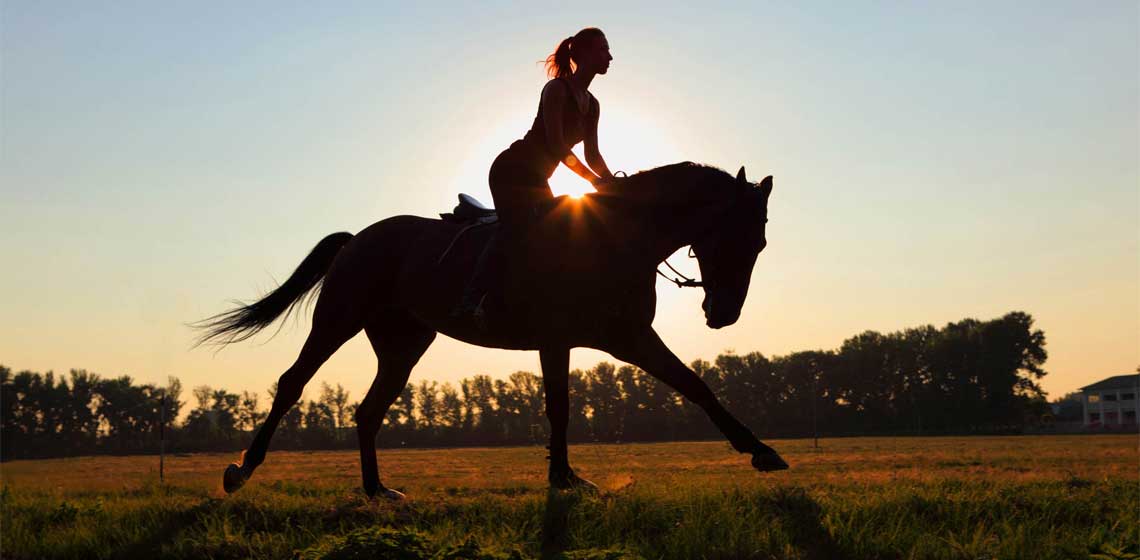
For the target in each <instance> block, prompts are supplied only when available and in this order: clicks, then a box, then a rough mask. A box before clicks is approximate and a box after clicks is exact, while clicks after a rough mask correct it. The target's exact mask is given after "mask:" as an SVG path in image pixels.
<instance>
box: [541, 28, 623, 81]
mask: <svg viewBox="0 0 1140 560" xmlns="http://www.w3.org/2000/svg"><path fill="white" fill-rule="evenodd" d="M613 59H614V57H612V56H610V43H609V41H607V40H606V36H605V34H604V33H602V30H601V29H598V28H597V27H587V28H585V29H583V30H581V31H579V32H578V33H577V34H576V35H574V36H572V37H567V38H565V39H563V40H562V42H561V43H559V44H558V48H557V49H555V51H554V53H553V54H551V55H550V56H548V57H546V73H547V74H548V75H549V76H550V77H551V78H569V77H570V75H571V74H573V73H574V72H591V73H594V74H605V73H606V70H609V68H610V61H611V60H613Z"/></svg>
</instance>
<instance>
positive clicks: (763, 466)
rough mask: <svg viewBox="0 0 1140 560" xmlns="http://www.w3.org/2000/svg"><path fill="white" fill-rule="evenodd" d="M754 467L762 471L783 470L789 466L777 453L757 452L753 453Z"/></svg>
mask: <svg viewBox="0 0 1140 560" xmlns="http://www.w3.org/2000/svg"><path fill="white" fill-rule="evenodd" d="M752 467H753V468H755V469H756V470H758V471H760V472H771V471H782V470H786V469H787V468H788V464H787V463H785V462H784V460H783V459H781V458H780V456H779V455H777V454H776V453H755V454H753V455H752Z"/></svg>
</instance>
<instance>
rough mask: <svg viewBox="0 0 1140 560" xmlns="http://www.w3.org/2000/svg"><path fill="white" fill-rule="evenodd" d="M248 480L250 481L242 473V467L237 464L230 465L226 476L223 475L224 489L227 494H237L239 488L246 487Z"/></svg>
mask: <svg viewBox="0 0 1140 560" xmlns="http://www.w3.org/2000/svg"><path fill="white" fill-rule="evenodd" d="M246 480H248V479H247V478H246V476H245V474H244V473H242V472H241V467H240V466H238V464H237V463H230V466H228V467H226V472H225V474H223V475H222V488H223V489H224V490H225V491H226V494H233V493H234V492H237V489H238V488H241V487H242V486H244V485H245V481H246Z"/></svg>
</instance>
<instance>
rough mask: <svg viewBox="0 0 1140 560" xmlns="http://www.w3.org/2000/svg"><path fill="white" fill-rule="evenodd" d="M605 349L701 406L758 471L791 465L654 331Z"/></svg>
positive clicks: (779, 468)
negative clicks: (760, 437)
mask: <svg viewBox="0 0 1140 560" xmlns="http://www.w3.org/2000/svg"><path fill="white" fill-rule="evenodd" d="M605 350H606V351H608V352H609V353H610V354H613V356H614V357H615V358H617V359H619V360H621V361H623V362H629V363H631V364H633V365H635V366H637V367H640V368H641V369H643V370H645V371H646V372H647V373H649V374H650V375H652V376H653V377H656V378H657V379H660V380H661V381H663V382H664V383H665V384H667V385H669V386H670V387H672V388H674V389H676V390H677V391H678V392H679V393H681V395H683V396H684V397H685V398H686V399H688V400H689V401H691V402H693V403H696V404H697V405H698V406H700V407H701V409H703V410H704V411H705V413H706V414H708V415H709V418H710V419H711V420H712V421H713V423H714V424H716V427H717V428H718V429H720V431H721V433H723V434H724V435H725V437H726V438H728V442H729V443H731V444H732V447H733V449H736V450H737V451H739V452H740V453H751V454H752V466H753V467H755V468H756V469H757V470H760V471H778V470H783V469H786V468H788V464H787V463H786V462H784V460H783V459H781V458H780V455H779V454H777V453H776V451H775V450H774V449H772V448H771V447H768V446H767V445H764V444H763V443H762V442H761V441H760V440H759V439H758V438H757V437H756V436H755V435H754V434H753V433H752V431H751V430H749V429H748V428H747V427H746V426H745V425H744V424H742V423H740V421H739V420H737V419H736V418H735V417H734V416H733V415H732V414H730V413H729V412H728V411H727V410H725V408H724V406H722V405H721V404H720V401H718V400H717V398H716V395H714V394H713V392H712V390H711V389H709V386H708V385H707V384H706V383H705V382H704V381H702V380H701V378H700V376H698V375H697V374H696V373H694V372H693V370H691V369H689V368H688V367H686V366H685V364H684V362H682V361H681V360H680V359H679V358H677V356H676V355H674V354H673V352H672V351H670V350H669V348H668V347H667V346H665V343H664V342H662V341H661V338H660V337H659V336H658V335H657V332H656V331H654V330H653V329H651V328H650V329H646V330H645V331H644V332H642V333H639V334H638V335H635V336H633V337H631V338H628V339H625V340H623V341H622V342H620V343H618V344H615V345H613V346H612V347H610V348H606V349H605Z"/></svg>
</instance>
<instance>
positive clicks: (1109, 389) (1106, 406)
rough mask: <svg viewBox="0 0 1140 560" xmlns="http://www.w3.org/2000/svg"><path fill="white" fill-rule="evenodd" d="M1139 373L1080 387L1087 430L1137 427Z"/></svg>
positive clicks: (1139, 387)
mask: <svg viewBox="0 0 1140 560" xmlns="http://www.w3.org/2000/svg"><path fill="white" fill-rule="evenodd" d="M1138 393H1140V373H1136V374H1132V375H1116V376H1113V377H1109V378H1108V379H1105V380H1104V381H1098V382H1096V383H1093V384H1092V385H1089V386H1088V387H1081V401H1082V402H1083V403H1084V417H1085V422H1084V425H1085V427H1086V428H1101V427H1103V428H1126V427H1129V426H1131V427H1133V428H1135V427H1136V413H1137V411H1138V410H1140V408H1138V404H1140V400H1137V399H1136V395H1137V394H1138Z"/></svg>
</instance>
